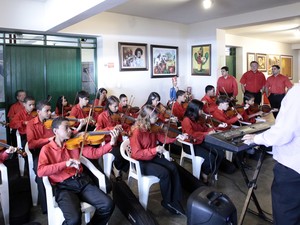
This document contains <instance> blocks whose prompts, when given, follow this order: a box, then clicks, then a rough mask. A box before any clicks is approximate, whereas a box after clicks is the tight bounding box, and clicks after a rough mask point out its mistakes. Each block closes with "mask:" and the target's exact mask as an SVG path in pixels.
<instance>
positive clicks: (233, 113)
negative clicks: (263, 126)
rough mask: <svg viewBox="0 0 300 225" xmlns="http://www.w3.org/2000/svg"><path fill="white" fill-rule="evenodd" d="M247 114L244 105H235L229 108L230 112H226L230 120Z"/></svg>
mask: <svg viewBox="0 0 300 225" xmlns="http://www.w3.org/2000/svg"><path fill="white" fill-rule="evenodd" d="M244 112H245V108H244V106H242V105H235V106H232V107H231V108H229V109H228V110H226V111H225V114H226V116H228V117H229V118H232V117H234V116H237V114H241V115H242V114H243V113H244Z"/></svg>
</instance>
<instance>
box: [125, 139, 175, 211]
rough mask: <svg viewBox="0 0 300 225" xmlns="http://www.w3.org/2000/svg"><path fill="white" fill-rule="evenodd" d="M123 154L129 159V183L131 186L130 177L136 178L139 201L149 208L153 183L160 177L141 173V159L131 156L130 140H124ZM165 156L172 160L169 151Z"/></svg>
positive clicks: (145, 207)
mask: <svg viewBox="0 0 300 225" xmlns="http://www.w3.org/2000/svg"><path fill="white" fill-rule="evenodd" d="M120 151H121V155H122V156H123V158H124V159H126V160H128V161H129V173H128V185H129V186H130V184H131V182H130V178H133V179H136V180H137V183H138V192H139V201H140V203H141V205H142V206H143V207H144V209H147V204H148V198H149V190H150V187H151V185H152V184H155V183H158V182H159V178H158V177H156V176H145V175H142V173H141V168H140V163H139V161H137V160H135V159H133V158H131V148H130V140H129V139H127V140H125V141H123V142H122V144H121V147H120ZM164 155H165V158H166V159H168V160H170V155H169V152H167V151H166V152H165V153H164Z"/></svg>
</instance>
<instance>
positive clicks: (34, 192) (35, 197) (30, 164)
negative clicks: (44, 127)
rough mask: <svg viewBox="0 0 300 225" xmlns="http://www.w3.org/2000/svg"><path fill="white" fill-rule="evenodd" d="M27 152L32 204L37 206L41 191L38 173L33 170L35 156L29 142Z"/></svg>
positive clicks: (26, 147) (26, 146)
mask: <svg viewBox="0 0 300 225" xmlns="http://www.w3.org/2000/svg"><path fill="white" fill-rule="evenodd" d="M25 152H26V154H27V160H28V172H29V180H30V189H31V198H32V205H34V206H37V203H38V196H39V192H38V187H37V183H36V182H35V177H36V174H35V172H34V170H33V157H32V154H31V152H30V150H29V147H28V142H27V143H26V145H25Z"/></svg>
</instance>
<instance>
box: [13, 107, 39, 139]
mask: <svg viewBox="0 0 300 225" xmlns="http://www.w3.org/2000/svg"><path fill="white" fill-rule="evenodd" d="M33 118H34V117H33V116H32V115H31V114H30V113H28V112H27V111H26V109H25V108H23V109H22V110H21V111H19V112H18V113H17V114H16V115H15V116H14V117H13V118H12V120H11V121H10V123H9V126H10V128H12V129H18V131H19V133H20V134H26V124H25V122H28V121H30V120H32V119H33Z"/></svg>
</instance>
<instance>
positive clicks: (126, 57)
mask: <svg viewBox="0 0 300 225" xmlns="http://www.w3.org/2000/svg"><path fill="white" fill-rule="evenodd" d="M147 57H148V53H147V44H141V43H125V42H119V64H120V71H134V70H148V59H147Z"/></svg>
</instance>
